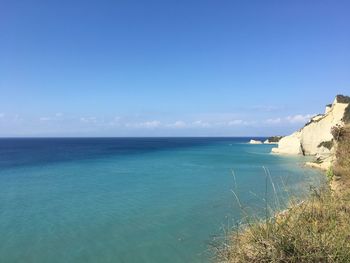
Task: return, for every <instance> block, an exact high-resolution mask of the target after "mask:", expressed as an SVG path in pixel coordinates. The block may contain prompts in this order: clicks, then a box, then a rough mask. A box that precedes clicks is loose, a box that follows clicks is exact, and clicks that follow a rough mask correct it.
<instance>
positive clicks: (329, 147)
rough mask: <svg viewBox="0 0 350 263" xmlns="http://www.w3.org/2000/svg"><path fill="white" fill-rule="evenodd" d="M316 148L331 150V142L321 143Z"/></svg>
mask: <svg viewBox="0 0 350 263" xmlns="http://www.w3.org/2000/svg"><path fill="white" fill-rule="evenodd" d="M317 147H325V148H327V149H328V150H331V149H332V147H333V140H331V141H325V142H321V143H320V144H319V145H318V146H317Z"/></svg>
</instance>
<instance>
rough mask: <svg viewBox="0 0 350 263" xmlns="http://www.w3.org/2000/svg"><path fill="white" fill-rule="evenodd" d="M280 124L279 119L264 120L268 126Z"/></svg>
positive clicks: (280, 120)
mask: <svg viewBox="0 0 350 263" xmlns="http://www.w3.org/2000/svg"><path fill="white" fill-rule="evenodd" d="M281 122H282V119H281V118H274V119H267V120H266V123H269V124H278V123H281Z"/></svg>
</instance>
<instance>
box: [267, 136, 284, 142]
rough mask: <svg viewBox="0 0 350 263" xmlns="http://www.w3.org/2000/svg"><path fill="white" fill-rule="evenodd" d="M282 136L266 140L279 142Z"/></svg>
mask: <svg viewBox="0 0 350 263" xmlns="http://www.w3.org/2000/svg"><path fill="white" fill-rule="evenodd" d="M282 137H283V136H272V137H269V138H267V140H268V141H269V142H279V141H280V140H281V139H282Z"/></svg>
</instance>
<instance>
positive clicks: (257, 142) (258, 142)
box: [249, 140, 262, 144]
mask: <svg viewBox="0 0 350 263" xmlns="http://www.w3.org/2000/svg"><path fill="white" fill-rule="evenodd" d="M249 143H250V144H262V141H258V140H250V141H249Z"/></svg>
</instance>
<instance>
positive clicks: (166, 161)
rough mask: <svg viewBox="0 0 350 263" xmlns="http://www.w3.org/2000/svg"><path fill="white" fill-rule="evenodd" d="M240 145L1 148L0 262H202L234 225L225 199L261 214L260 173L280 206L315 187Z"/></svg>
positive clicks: (220, 141) (265, 148)
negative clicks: (237, 199) (225, 230)
mask: <svg viewBox="0 0 350 263" xmlns="http://www.w3.org/2000/svg"><path fill="white" fill-rule="evenodd" d="M247 141H248V138H118V139H117V138H104V139H92V138H91V139H88V138H86V139H1V140H0V233H1V235H0V262H3V263H7V262H35V263H41V262H45V263H46V262H137V263H139V262H152V263H157V262H162V263H163V262H169V263H173V262H174V263H175V262H207V261H208V258H209V256H210V254H209V252H208V245H209V243H210V242H211V241H212V240H213V237H214V236H215V235H221V234H222V227H223V226H227V224H231V223H232V220H233V219H239V218H240V210H239V208H238V207H237V203H236V202H235V198H234V195H233V193H232V190H235V191H236V192H237V193H238V194H239V197H240V200H241V202H242V203H243V204H245V205H247V206H249V207H252V208H253V209H256V210H255V211H256V212H257V213H260V212H262V208H261V207H262V204H263V203H262V199H263V198H264V196H265V189H266V176H265V173H264V171H263V169H262V167H263V166H265V167H267V168H268V169H269V171H270V172H271V177H272V180H273V182H275V186H276V188H277V190H276V191H278V192H279V193H280V194H281V196H282V197H286V194H285V193H284V192H283V191H280V190H279V189H280V187H278V186H281V183H280V182H282V181H283V184H284V186H285V187H287V188H288V189H289V191H290V192H293V193H296V194H300V193H301V192H303V191H304V190H306V189H307V188H308V186H309V185H310V184H313V185H314V184H318V182H319V180H320V178H321V176H320V174H319V172H317V171H315V170H311V169H307V168H303V167H302V165H301V164H302V162H303V161H304V159H303V158H302V157H298V158H296V157H282V156H276V155H271V154H269V152H270V150H271V148H272V147H273V146H272V145H249V144H246V143H245V142H247ZM232 170H233V171H234V174H235V177H234V176H232ZM236 185H237V186H238V188H237V187H236ZM268 192H269V193H272V187H271V184H270V183H268ZM269 196H270V195H269ZM268 198H270V199H271V200H272V197H268Z"/></svg>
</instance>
